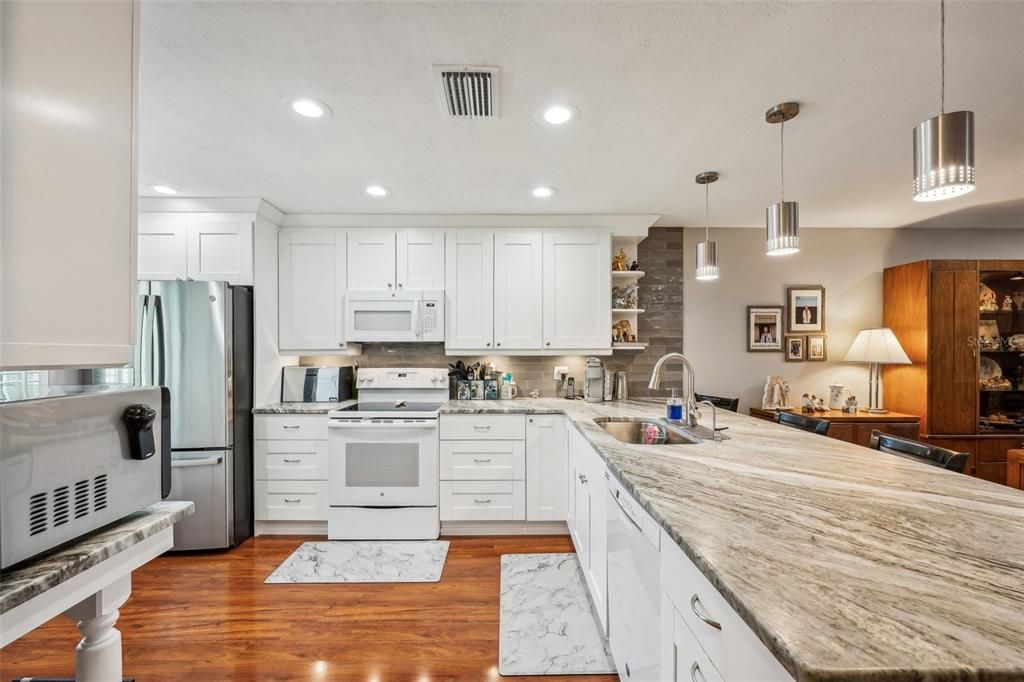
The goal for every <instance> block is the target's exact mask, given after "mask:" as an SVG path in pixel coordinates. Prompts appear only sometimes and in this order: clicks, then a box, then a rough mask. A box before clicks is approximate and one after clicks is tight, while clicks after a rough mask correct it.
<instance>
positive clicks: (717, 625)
mask: <svg viewBox="0 0 1024 682" xmlns="http://www.w3.org/2000/svg"><path fill="white" fill-rule="evenodd" d="M699 603H700V597H698V596H697V595H693V596H692V597H690V608H691V609H692V610H693V614H694V615H695V616H697V617H698V618H700V619H701V620H702V621H704V622H705V623H707V624H708V625H710V626H711V627H713V628H714V629H716V630H721V629H722V624H721V623H719V622H718V621H717V620H715V619H714V618H711V617H709V616H705V615H704V614H703V613H701V612H700V611H698V610H697V604H699Z"/></svg>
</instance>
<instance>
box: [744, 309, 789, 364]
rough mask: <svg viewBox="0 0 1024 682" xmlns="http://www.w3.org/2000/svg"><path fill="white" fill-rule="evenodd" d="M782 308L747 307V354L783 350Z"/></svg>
mask: <svg viewBox="0 0 1024 682" xmlns="http://www.w3.org/2000/svg"><path fill="white" fill-rule="evenodd" d="M782 312H783V309H782V306H781V305H750V306H747V352H748V353H756V352H778V351H780V350H782Z"/></svg>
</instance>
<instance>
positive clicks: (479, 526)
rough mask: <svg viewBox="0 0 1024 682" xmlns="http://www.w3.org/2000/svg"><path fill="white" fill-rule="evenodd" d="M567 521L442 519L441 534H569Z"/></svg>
mask: <svg viewBox="0 0 1024 682" xmlns="http://www.w3.org/2000/svg"><path fill="white" fill-rule="evenodd" d="M568 534H569V527H568V526H567V525H565V521H442V522H441V535H568Z"/></svg>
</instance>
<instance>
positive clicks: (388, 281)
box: [348, 229, 444, 290]
mask: <svg viewBox="0 0 1024 682" xmlns="http://www.w3.org/2000/svg"><path fill="white" fill-rule="evenodd" d="M348 288H349V289H391V290H396V289H442V288H444V232H443V231H441V230H420V229H409V230H397V231H396V230H355V231H351V232H349V233H348Z"/></svg>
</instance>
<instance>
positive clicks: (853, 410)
mask: <svg viewBox="0 0 1024 682" xmlns="http://www.w3.org/2000/svg"><path fill="white" fill-rule="evenodd" d="M843 412H849V413H850V414H857V396H855V395H853V394H852V393H851V394H850V395H849V396H848V397H847V398H846V405H845V406H844V407H843Z"/></svg>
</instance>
